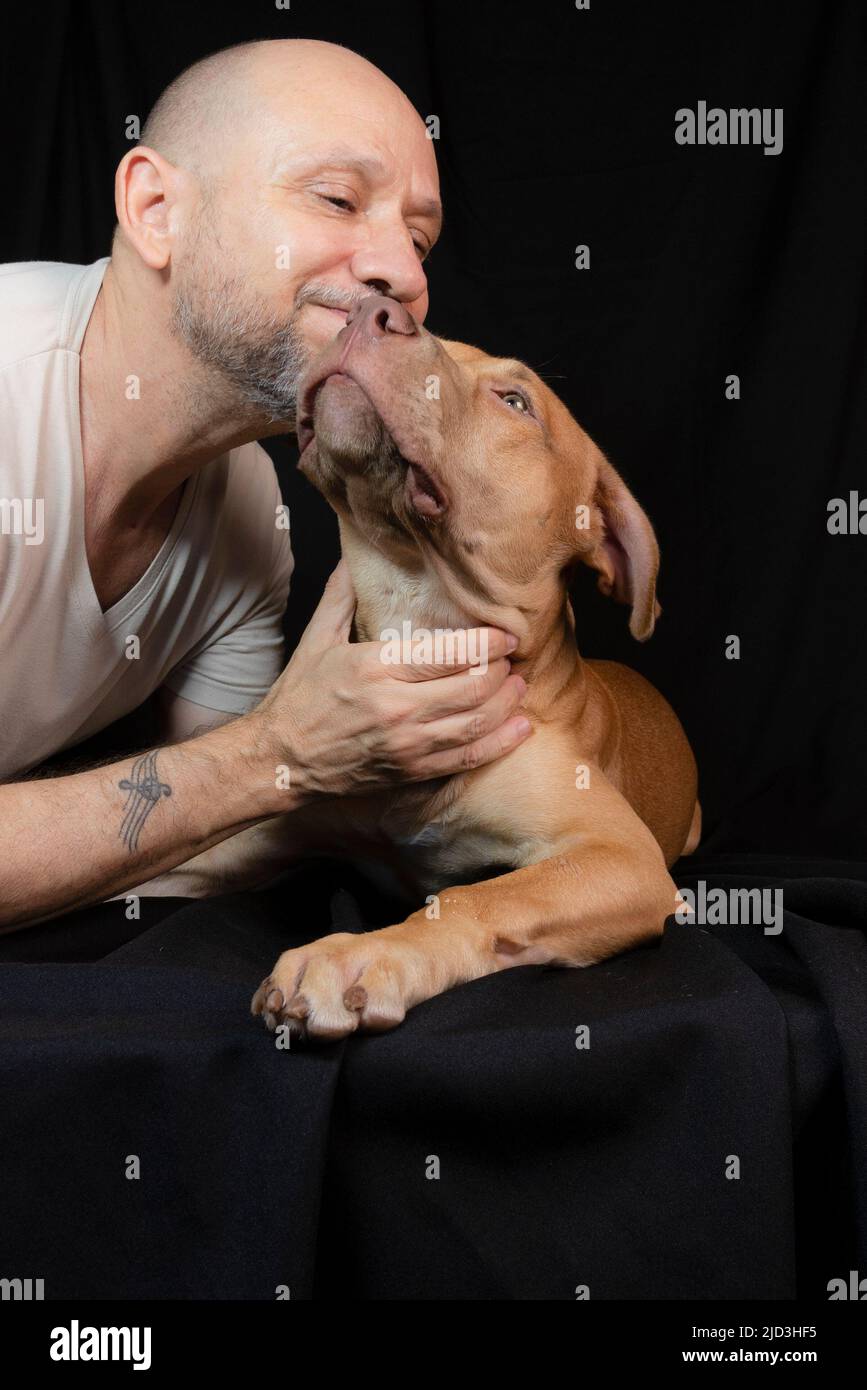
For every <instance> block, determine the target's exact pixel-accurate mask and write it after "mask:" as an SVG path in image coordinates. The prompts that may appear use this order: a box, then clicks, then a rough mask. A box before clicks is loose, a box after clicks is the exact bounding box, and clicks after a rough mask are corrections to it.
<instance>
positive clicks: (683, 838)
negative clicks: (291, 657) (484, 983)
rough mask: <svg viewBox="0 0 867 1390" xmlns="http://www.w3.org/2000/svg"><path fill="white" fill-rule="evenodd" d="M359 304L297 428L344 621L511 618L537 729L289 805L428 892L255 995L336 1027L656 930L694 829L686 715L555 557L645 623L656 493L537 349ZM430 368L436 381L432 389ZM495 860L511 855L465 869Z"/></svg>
mask: <svg viewBox="0 0 867 1390" xmlns="http://www.w3.org/2000/svg"><path fill="white" fill-rule="evenodd" d="M362 307H363V312H362V313H356V315H354V316H350V320H349V321H348V323H347V327H346V328H345V329H344V330H342V331H341V333H340V334H339V335H338V338H337V340H336V341H335V343H334V344H333V345H332V347H330V348H329V349H327V350H326V352H325V353H323V354H322V356H321V357H320V359H319V360H318V362H317V364H315V365H314V367H313V368H312V369H311V371H310V372H308V374H307V376H306V378H305V386H304V389H303V391H302V406H303V407H304V408H305V410H306V419H305V420H303V421H302V423H301V426H300V429H299V443H300V444H301V446H302V457H301V464H300V466H301V469H302V471H304V472H305V474H306V475H307V476H308V477H309V478H310V479H311V480H312V481H313V482H314V483H315V484H316V486H317V487H319V488H320V490H321V491H322V492H323V493H324V494H325V496H326V497H327V498H328V500H329V501H330V502H331V503H332V505H333V506H334V508H335V510H336V512H337V514H338V518H339V523H340V534H341V545H342V550H343V555H344V557H345V559H346V561H347V563H348V565H349V567H350V570H351V573H352V579H353V584H354V587H355V591H356V594H357V596H358V604H357V609H356V615H355V636H356V638H357V640H361V641H375V640H382V637H383V634H384V633H385V632H387V631H389V630H397V631H398V632H400V631H402V630H403V624H404V623H406V622H409V624H410V626H411V630H412V631H414V632H417V631H421V632H429V633H436V632H437V631H443V630H458V629H466V628H476V627H479V626H482V625H485V626H497V627H502V628H505V629H508V630H510V631H512V632H514V633H515V634H516V635H518V637H519V639H520V641H519V645H518V648H517V650H516V651H515V652H514V653H513V655H512V667H513V669H514V670H517V671H518V672H519V673H520V674H521V675H522V676H523V677H524V678H525V680H526V681H527V684H528V689H527V693H526V696H525V698H524V701H523V712H524V713H525V714H526V715H527V717H528V719H529V720H530V722H531V725H532V726H533V734H532V735H531V737H530V738H528V739H527V740H526V741H525V742H524V743H523V744H521V745H519V746H518V747H517V748H516V749H514V750H513V751H512V752H511V753H509V754H508V755H507V756H505V757H502V758H500V759H498V760H496V761H495V762H492V763H487V764H485V765H484V766H480V767H475V768H468V769H467V770H466V771H465V772H462V773H460V774H459V775H457V776H454V777H451V778H448V779H437V780H436V781H433V782H427V783H415V784H412V783H410V784H404V785H402V786H400V787H398V788H396V789H394V790H390V791H384V792H383V793H381V794H377V795H375V796H373V795H367V796H359V797H344V798H329V799H320V800H318V801H314V802H312V803H308V804H307V805H305V806H304V807H303V808H302V810H300V811H298V812H295V813H291V814H289V815H287V816H286V817H284V818H281V819H284V820H285V821H286V822H287V824H286V841H287V843H288V844H290V845H291V852H292V855H293V857H294V856H296V855H297V856H305V855H308V854H317V853H330V854H334V853H339V854H344V855H347V856H349V857H353V858H359V859H364V860H366V861H368V862H369V861H370V860H371V859H375V860H377V861H378V862H380V863H381V865H382V866H383V867H384V869H385V870H386V871H387V872H388V874H389V875H391V876H392V878H391V882H392V883H393V884H394V885H395V886H399V887H400V888H401V889H402V890H403V892H404V893H405V895H406V896H407V898H408V899H409V898H412V899H414V900H415V901H416V902H418V903H419V904H425V906H419V908H418V910H417V911H415V912H414V913H412V914H411V915H410V916H409V917H408V918H407V919H406V921H405V922H402V923H399V924H397V925H395V926H392V927H385V928H382V929H379V930H377V931H371V932H367V933H364V934H361V935H353V934H345V933H336V934H333V935H331V936H328V937H324V938H322V939H321V940H319V941H315V942H312V943H311V944H310V945H309V946H306V947H301V948H297V949H295V950H292V951H287V952H285V953H284V955H283V956H282V957H281V958H280V961H278V963H277V965H276V966H275V969H274V971H273V972H272V974H271V975H270V976H269V977H268V978H267V979H266V980H265V981H264V982H263V984H262V986H261V987H260V989H259V991H258V992H257V994H256V997H255V999H254V1001H253V1011H254V1013H262V1014H264V1016H265V1019H266V1022H267V1023H268V1024H269V1026H270V1027H272V1028H273V1027H275V1026H276V1025H277V1024H278V1023H279V1022H283V1023H288V1024H289V1025H290V1027H291V1028H293V1029H297V1030H298V1031H300V1032H304V1033H306V1034H308V1035H310V1036H313V1037H323V1038H334V1037H340V1036H343V1035H345V1034H346V1033H349V1032H351V1031H353V1030H354V1029H355V1028H357V1027H362V1028H368V1029H382V1028H388V1027H393V1026H394V1025H395V1024H396V1023H399V1022H400V1020H401V1019H402V1018H403V1016H404V1013H405V1011H406V1009H407V1008H409V1007H411V1006H412V1005H413V1004H416V1003H418V1002H419V1001H420V1000H422V999H426V998H429V997H430V996H431V995H432V994H435V993H437V992H439V991H441V990H443V989H446V988H448V987H449V986H451V985H454V984H457V983H460V982H462V981H465V980H469V979H474V978H478V977H479V976H481V975H484V974H487V973H491V972H492V971H494V970H499V969H502V968H504V967H507V966H510V965H522V964H535V963H550V964H560V965H588V964H592V963H594V962H596V961H598V960H601V959H604V958H605V957H606V956H610V955H613V954H616V953H617V952H619V951H622V950H625V949H627V948H628V947H630V946H632V945H635V944H637V943H639V942H642V941H647V940H650V939H652V938H653V937H655V936H658V935H659V934H660V932H661V931H662V927H663V924H664V922H665V919H666V918H667V917H668V916H670V915H671V914H672V913H673V912H674V911H675V908H676V906H677V903H678V895H677V890H676V888H675V885H674V883H673V880H672V879H671V878H670V876H669V874H668V872H667V871H668V868H670V867H671V865H672V864H673V863H674V861H675V860H676V859H677V858H678V857H679V856H680V855H681V854H683V853H690V852H691V850H692V849H693V848H694V847H695V845H696V843H697V841H698V838H699V834H700V809H699V805H698V802H697V800H696V791H697V774H696V765H695V760H694V758H693V755H692V751H691V749H690V747H689V743H688V741H687V738H686V736H685V734H684V732H683V729H682V728H681V725H680V723H679V722H678V719H677V717H676V715H675V714H674V712H673V711H672V710H671V708H670V706H669V705H668V704H667V703H666V701H665V700H664V699H663V697H662V696H661V695H660V694H659V693H658V692H657V691H656V690H655V689H654V688H653V686H651V685H650V684H649V683H648V682H647V681H646V680H645V679H644V678H643V677H642V676H640V675H638V674H637V673H636V672H634V671H631V670H630V669H628V668H627V667H625V666H622V665H618V664H617V663H614V662H609V661H583V660H582V659H581V657H580V655H579V653H578V650H577V648H576V644H575V630H574V616H573V613H572V609H571V605H570V603H569V599H568V595H567V592H566V579H567V576H568V572H569V569H570V566H571V565H572V564H573V563H575V562H576V561H581V560H583V561H584V562H585V563H588V564H590V565H592V566H593V567H594V568H596V569H598V570H599V572H600V576H601V578H600V581H599V584H600V588H602V589H603V591H604V592H607V593H613V594H614V596H615V597H616V598H618V599H619V600H620V601H622V602H627V603H630V604H631V606H632V620H631V623H630V627H631V630H632V632H633V634H634V635H635V636H636V637H638V638H639V639H640V640H644V639H645V638H646V637H647V636H649V635H650V633H651V632H652V630H653V624H654V620H655V618H656V617H657V616H658V614H659V612H660V609H659V605H658V604H657V603H656V599H655V580H656V572H657V566H658V551H657V549H656V542H655V538H654V536H653V531H652V528H651V527H650V523H649V521H648V520H647V518H646V517H645V516H644V513H643V512H642V511H641V509H640V507H639V506H638V504H637V503H636V501H635V499H634V498H633V497H632V495H631V494H630V493H629V492H628V490H627V489H626V488H625V485H624V484H623V483H622V481H621V480H620V479H619V477H618V476H617V474H616V473H615V471H614V469H613V468H612V467H611V465H610V464H609V463H608V462H607V460H605V459H604V457H603V456H602V455H601V453H600V452H599V450H598V449H597V448H596V446H595V445H594V444H593V443H592V441H591V440H589V438H588V437H587V436H586V435H585V434H584V432H583V431H581V430H580V428H579V427H578V426H577V424H576V423H575V421H574V420H573V419H572V417H571V416H570V415H569V413H568V411H566V409H565V407H564V406H563V405H562V403H561V402H559V401H558V400H557V398H556V397H555V396H554V395H553V393H552V392H551V391H550V390H549V389H548V388H547V387H546V386H545V385H544V384H543V383H542V382H541V381H540V380H539V378H538V377H536V376H535V375H534V374H532V373H530V372H529V371H528V370H527V369H526V368H524V367H523V366H521V365H520V364H511V363H505V364H504V363H502V362H501V361H499V360H497V359H492V358H489V357H486V356H485V355H484V354H483V353H481V352H479V351H478V350H477V349H475V348H470V347H467V346H466V345H463V344H458V343H442V342H440V341H439V340H437V339H435V338H433V337H432V336H431V335H430V334H428V333H426V332H425V331H424V330H421V329H419V327H418V325H416V324H415V321H414V320H412V319H411V318H410V316H409V315H408V314H407V313H406V311H405V310H403V309H402V307H401V306H399V305H397V304H395V303H394V301H391V300H386V299H383V298H382V297H380V296H371V300H370V302H368V301H365V302H364V305H363V306H362ZM431 380H435V381H436V382H437V383H438V388H439V387H442V385H443V381H445V389H444V391H443V390H440V391H439V395H437V394H436V393H435V394H434V395H433V396H431V394H430V382H431ZM491 381H493V383H494V384H493V385H491ZM518 381H520V382H521V383H522V386H521V387H520V388H516V389H514V390H509V389H506V390H505V391H504V390H503V389H502V388H503V387H504V386H508V383H509V382H518ZM523 383H527V394H528V396H529V388H530V386H532V395H533V415H532V420H533V429H532V431H531V430H530V429H529V428H528V426H529V425H530V421H529V420H528V421H522V420H520V418H515V419H513V420H512V419H508V418H507V416H509V415H513V416H515V417H520V415H522V414H524V413H525V412H524V410H523V409H522V410H521V411H518V410H517V409H515V410H513V409H512V407H511V406H509V405H507V404H505V403H503V404H500V405H497V406H496V407H495V406H494V400H493V397H497V396H499V397H500V399H501V401H503V402H505V398H506V397H516V398H517V397H521V395H522V393H523V389H524V388H523ZM490 393H493V395H491V394H490ZM500 410H505V411H506V415H505V416H503V415H499V414H498V413H497V412H498V411H500ZM528 410H529V407H528ZM314 422H315V434H314V432H313V425H314ZM537 426H538V428H537ZM407 459H409V460H412V462H411V463H408V462H407ZM468 501H469V502H470V504H471V505H469V506H468V505H467V503H468ZM582 522H583V525H582V524H581V523H582ZM498 527H499V528H501V529H498ZM472 736H473V737H475V736H477V733H473V734H472ZM256 829H257V828H256V827H253V830H252V831H251V832H247V833H255V832H256ZM287 857H288V856H287ZM491 866H502V868H503V873H502V874H501V875H499V876H497V877H493V878H491V877H487V878H484V879H483V880H482V881H481V882H475V883H473V879H474V878H478V876H479V874H480V873H481V872H482V871H483V870H488V869H490V867H491Z"/></svg>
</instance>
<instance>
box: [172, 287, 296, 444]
mask: <svg viewBox="0 0 867 1390" xmlns="http://www.w3.org/2000/svg"><path fill="white" fill-rule="evenodd" d="M170 327H171V330H172V332H173V333H174V334H176V335H177V337H179V338H180V339H181V341H182V342H184V343H185V344H186V346H187V347H188V348H189V350H190V352H191V353H192V354H193V355H194V357H195V358H196V360H197V361H199V362H200V363H202V365H203V366H205V367H207V368H209V369H210V370H212V371H217V372H218V373H219V374H220V376H221V377H222V378H223V380H224V381H226V382H228V383H229V384H230V385H231V386H232V387H233V388H234V390H235V392H236V393H237V395H238V398H239V403H240V404H241V406H242V407H244V406H246V407H249V408H250V409H251V410H253V411H254V412H255V414H256V415H263V414H264V415H265V416H266V417H267V420H268V423H269V424H285V425H286V426H287V427H292V426H294V424H295V419H296V414H297V408H298V382H299V380H300V378H301V374H302V372H303V370H304V368H305V367H306V365H307V361H308V356H309V354H308V352H307V350H306V349H305V347H304V344H303V343H302V341H301V338H300V336H299V334H298V331H297V329H296V327H295V314H294V313H293V315H292V317H291V318H290V319H289V321H288V322H286V320H285V319H284V320H280V319H279V318H278V317H277V315H276V314H274V313H272V312H269V311H268V310H267V309H264V308H262V307H261V306H260V305H257V304H254V303H251V301H250V299H249V291H248V290H247V287H246V286H245V284H244V282H243V281H242V280H241V279H239V278H238V277H237V276H232V277H222V278H217V277H214V278H210V277H207V276H205V277H202V278H199V277H195V276H194V277H192V279H191V280H185V281H184V282H182V283H181V284H180V285H179V286H178V288H177V290H176V292H175V295H174V299H173V301H172V312H171V319H170Z"/></svg>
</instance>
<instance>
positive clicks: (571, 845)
mask: <svg viewBox="0 0 867 1390" xmlns="http://www.w3.org/2000/svg"><path fill="white" fill-rule="evenodd" d="M648 840H649V843H648V842H647V841H645V842H642V843H641V844H639V845H638V846H636V844H635V843H632V844H623V845H617V844H615V845H612V844H608V843H605V842H602V841H594V840H593V839H590V838H588V837H587V836H582V837H580V839H576V840H573V841H570V842H566V843H563V844H562V845H560V846H556V847H555V853H554V854H553V856H551V857H549V858H546V859H544V860H542V861H540V862H537V863H533V864H530V865H528V866H526V867H524V868H521V869H516V870H515V871H514V872H513V873H509V874H506V875H504V876H503V877H502V878H496V879H487V880H484V881H483V882H482V883H478V884H475V885H473V886H468V887H458V888H449V889H446V890H444V891H443V892H442V893H441V894H439V895H436V896H435V898H434V902H433V903H431V904H429V906H428V907H427V908H423V909H421V910H420V911H418V912H414V913H413V914H412V915H411V916H410V917H408V918H407V919H406V921H405V922H401V923H399V924H398V925H396V926H391V927H383V928H381V929H379V930H377V931H371V932H363V933H360V934H357V935H356V934H353V933H351V932H336V933H333V934H332V935H331V936H326V937H322V938H321V939H320V940H318V941H313V942H311V943H310V944H309V945H307V946H300V947H297V948H295V949H294V950H291V951H285V952H284V953H283V955H282V956H281V957H280V959H279V960H278V962H277V964H276V966H275V967H274V970H273V971H272V973H271V974H270V975H269V976H268V977H267V979H265V980H263V982H262V984H261V986H260V987H259V989H258V991H257V993H256V995H255V997H254V999H253V1005H252V1010H253V1013H254V1014H262V1015H263V1016H264V1019H265V1022H266V1024H267V1025H268V1027H269V1028H271V1029H274V1028H276V1027H277V1025H278V1024H288V1025H289V1027H290V1031H292V1032H297V1033H298V1034H301V1035H306V1036H309V1037H313V1038H321V1039H334V1038H341V1037H344V1036H346V1035H347V1034H348V1033H352V1032H355V1031H356V1029H362V1030H369V1031H376V1032H379V1031H383V1030H385V1029H389V1028H394V1027H395V1026H396V1025H397V1024H398V1023H400V1022H401V1020H402V1019H403V1018H404V1016H405V1014H406V1011H407V1009H410V1008H412V1007H413V1005H415V1004H419V1003H421V1002H422V1000H424V999H430V998H431V997H432V996H433V995H435V994H440V993H441V992H442V991H443V990H446V989H450V988H451V987H452V985H458V984H463V983H464V982H465V981H467V980H476V979H479V978H480V977H481V976H482V975H490V974H493V972H494V971H496V970H504V969H507V968H508V967H510V966H514V965H548V964H550V965H564V966H584V965H592V964H594V963H595V962H596V961H600V960H604V959H605V958H606V957H608V956H612V955H616V954H618V952H620V951H624V950H626V949H628V948H629V947H631V946H635V945H637V944H638V943H639V942H642V941H648V940H650V939H652V938H653V937H655V936H658V935H660V934H661V932H662V928H663V924H664V922H665V919H666V917H668V916H670V915H671V913H673V912H674V911H675V908H676V906H677V904H678V901H679V900H678V894H677V889H676V887H675V884H674V881H673V880H672V879H671V878H670V877H669V874H668V872H667V870H666V868H665V863H664V860H663V857H662V854H661V852H660V850H659V848H658V846H657V845H656V842H655V841H654V840H653V839H652V837H650V836H649V832H648ZM437 913H438V914H439V915H438V916H437V915H436V914H437Z"/></svg>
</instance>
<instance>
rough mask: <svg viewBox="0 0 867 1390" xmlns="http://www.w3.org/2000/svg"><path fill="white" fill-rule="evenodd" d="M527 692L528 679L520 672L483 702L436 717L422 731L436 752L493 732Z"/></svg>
mask: <svg viewBox="0 0 867 1390" xmlns="http://www.w3.org/2000/svg"><path fill="white" fill-rule="evenodd" d="M526 693H527V683H526V681H525V680H524V679H523V677H521V676H519V675H511V676H509V677H508V679H507V680H505V681H503V684H502V685H501V686H500V688H499V690H497V691H496V693H495V694H494V695H492V696H491V698H490V699H489V700H485V701H484V703H483V704H481V705H476V706H475V707H474V708H473V707H466V708H465V709H464V710H463V712H462V713H460V714H454V715H452V716H451V717H450V718H448V719H437V720H434V721H432V722H429V723H427V724H426V725H425V733H426V734H427V736H428V737H429V738H430V739H432V740H433V744H432V747H433V750H434V751H435V752H445V751H448V750H457V751H458V752H460V750H461V749H462V748H464V747H465V746H466V745H467V744H468V743H475V742H477V741H478V740H479V739H481V738H484V737H485V736H486V735H487V734H492V733H494V732H495V731H496V730H497V729H498V728H499V727H500V725H501V724H503V723H505V721H506V720H507V719H508V718H509V716H510V715H512V714H514V713H515V711H516V710H517V708H518V706H519V704H520V703H521V701H522V700H523V698H524V696H525V695H526Z"/></svg>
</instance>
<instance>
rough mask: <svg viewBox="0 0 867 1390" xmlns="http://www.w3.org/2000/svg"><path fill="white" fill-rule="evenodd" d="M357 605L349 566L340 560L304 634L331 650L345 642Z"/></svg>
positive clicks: (329, 578) (343, 560) (347, 638)
mask: <svg viewBox="0 0 867 1390" xmlns="http://www.w3.org/2000/svg"><path fill="white" fill-rule="evenodd" d="M356 602H357V598H356V593H355V589H354V587H353V584H352V575H351V573H350V571H349V566H348V564H347V563H346V560H345V559H343V558H341V560H340V563H339V564H338V565H337V566H336V567H335V568H334V569H333V570H332V571H331V573H330V575H329V576H328V582H327V583H326V585H325V588H324V589H323V591H322V597H321V599H320V600H319V603H318V604H317V607H316V612H315V613H314V614H313V617H312V618H311V619H310V622H309V624H308V626H307V632H308V633H309V634H310V636H311V637H313V638H315V639H316V641H317V642H319V641H321V642H322V643H323V644H325V645H327V646H329V647H333V646H334V645H335V644H336V643H337V642H348V641H349V633H350V631H351V628H352V619H353V617H354V616H355V605H356Z"/></svg>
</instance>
